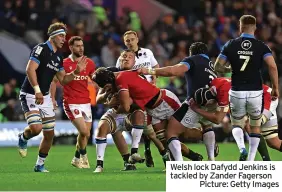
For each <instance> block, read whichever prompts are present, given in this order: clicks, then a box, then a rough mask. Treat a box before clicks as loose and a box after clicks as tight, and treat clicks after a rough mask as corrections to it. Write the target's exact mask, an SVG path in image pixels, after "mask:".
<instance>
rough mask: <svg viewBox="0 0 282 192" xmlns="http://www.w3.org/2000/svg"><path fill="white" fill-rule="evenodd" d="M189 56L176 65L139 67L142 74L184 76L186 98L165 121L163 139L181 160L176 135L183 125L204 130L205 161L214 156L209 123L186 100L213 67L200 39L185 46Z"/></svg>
mask: <svg viewBox="0 0 282 192" xmlns="http://www.w3.org/2000/svg"><path fill="white" fill-rule="evenodd" d="M189 52H190V53H189V54H190V57H186V58H185V59H183V60H182V61H181V62H180V63H179V64H177V65H174V66H169V67H163V68H158V69H145V68H142V69H140V70H139V72H140V73H142V74H151V75H157V76H166V77H170V76H182V75H185V78H186V81H187V99H186V100H185V101H184V102H183V103H182V105H181V107H180V108H179V109H178V110H177V111H176V112H175V113H174V115H173V117H172V118H171V119H170V120H169V123H168V126H167V130H166V139H167V144H168V147H169V149H170V151H171V152H172V154H173V157H174V159H175V160H176V161H182V160H183V158H182V154H181V143H180V141H179V139H178V137H179V136H180V135H181V134H183V133H184V132H185V128H196V129H197V128H200V127H201V125H202V127H203V129H204V132H203V141H204V143H205V145H206V149H207V153H208V158H209V160H214V156H215V145H216V144H215V135H214V132H213V129H212V123H211V122H210V121H207V120H205V119H203V118H201V116H200V115H198V114H197V113H196V112H194V111H193V110H191V109H190V108H189V105H188V100H189V99H190V98H192V95H193V94H194V92H195V91H196V90H197V89H199V88H201V87H208V85H209V82H210V81H211V80H213V79H214V78H215V77H216V74H215V72H214V70H213V63H212V61H211V60H210V59H209V57H208V56H207V52H208V48H207V46H206V45H205V44H204V43H202V42H195V43H193V44H192V45H191V46H190V48H189ZM209 110H212V109H209Z"/></svg>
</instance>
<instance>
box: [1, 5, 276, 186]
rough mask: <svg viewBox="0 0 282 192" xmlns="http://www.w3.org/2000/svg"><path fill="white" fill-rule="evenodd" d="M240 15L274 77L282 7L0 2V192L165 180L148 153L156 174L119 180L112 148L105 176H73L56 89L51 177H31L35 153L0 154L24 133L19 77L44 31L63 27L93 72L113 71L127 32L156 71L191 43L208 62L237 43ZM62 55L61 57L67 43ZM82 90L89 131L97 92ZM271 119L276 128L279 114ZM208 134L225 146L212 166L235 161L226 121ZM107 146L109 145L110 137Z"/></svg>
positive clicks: (176, 85)
mask: <svg viewBox="0 0 282 192" xmlns="http://www.w3.org/2000/svg"><path fill="white" fill-rule="evenodd" d="M242 14H252V15H255V16H256V17H257V27H258V30H257V33H256V36H257V37H258V38H259V39H261V40H262V41H264V42H266V43H267V45H268V46H269V47H271V49H272V50H273V54H274V56H275V59H276V63H277V66H278V70H279V74H281V70H282V66H281V60H282V28H281V27H282V25H281V23H282V22H281V21H282V20H281V14H282V1H281V0H238V1H232V0H225V1H216V0H214V1H206V0H197V1H195V0H193V1H192V0H173V1H172V0H1V1H0V152H1V156H2V157H7V158H8V160H7V158H1V159H0V164H1V167H0V172H1V175H3V179H1V180H0V190H23V189H24V190H42V185H44V190H93V189H95V190H147V191H148V190H164V189H165V176H164V174H163V173H162V172H161V170H162V169H163V164H162V162H161V158H160V157H158V156H157V154H158V152H157V151H156V149H155V147H152V148H153V155H154V159H155V165H156V167H155V169H148V168H146V167H145V166H138V171H137V172H136V173H128V174H127V173H126V174H120V171H119V170H120V169H121V168H122V160H121V158H117V157H119V154H118V152H117V150H116V149H115V147H114V146H109V148H108V149H107V152H106V156H105V159H106V161H105V167H106V172H105V174H103V175H99V176H98V177H95V178H94V176H93V175H92V176H91V175H90V172H87V171H86V170H85V171H77V170H75V169H73V168H72V167H71V166H70V163H69V162H70V160H71V158H72V155H73V152H74V143H75V139H76V133H77V131H76V130H75V128H74V127H73V126H72V125H71V123H70V121H69V120H67V118H66V116H65V115H64V112H63V110H62V87H61V86H60V85H59V84H58V89H57V95H56V98H57V102H58V104H59V109H58V110H57V111H56V120H57V122H56V128H55V134H56V138H55V140H54V142H55V143H54V144H55V147H53V148H52V149H51V152H50V153H51V155H50V156H49V157H48V160H47V166H49V168H50V171H51V172H54V173H53V175H52V177H46V176H42V175H41V176H37V175H33V174H32V173H30V172H31V171H32V166H33V163H34V158H35V156H36V154H37V148H36V147H32V148H29V156H28V157H27V158H26V159H23V160H22V159H20V158H19V157H18V156H17V155H18V154H17V153H16V152H15V148H14V147H12V148H9V147H3V146H16V145H17V139H18V137H17V134H18V133H19V132H20V131H22V130H23V129H24V127H25V126H26V122H25V121H24V117H23V114H22V110H21V107H20V104H19V101H18V92H19V88H20V86H21V83H22V82H23V79H24V76H25V67H26V64H27V61H28V58H29V53H30V50H31V48H32V47H33V46H34V45H36V44H38V43H41V42H44V41H46V40H47V35H46V31H47V27H48V26H49V25H50V24H51V23H53V22H56V21H63V22H65V23H66V24H67V25H68V35H67V39H69V38H70V37H71V36H72V35H79V36H81V37H83V39H84V45H85V54H86V55H87V56H88V57H90V58H91V59H93V60H94V62H95V63H96V66H97V67H99V66H114V65H115V62H116V60H117V58H118V56H119V53H120V51H121V50H122V49H124V48H125V47H124V45H123V41H122V34H123V33H124V32H125V31H127V30H129V29H132V30H135V31H137V32H138V36H139V40H140V41H139V45H140V46H141V47H147V48H149V49H151V50H152V51H153V53H154V55H155V57H156V59H157V61H158V63H159V64H160V65H161V66H169V65H174V64H176V63H178V62H179V61H181V60H182V59H183V58H184V57H185V56H187V55H188V52H187V50H188V49H187V48H188V47H189V46H190V44H191V43H192V42H195V41H203V42H205V43H207V44H208V47H209V56H210V57H211V58H212V59H213V60H214V59H215V58H216V56H217V55H218V54H219V51H220V49H221V47H222V46H223V45H224V44H225V42H226V41H227V40H228V39H230V38H234V37H236V36H238V18H239V17H240V16H241V15H242ZM62 51H63V53H64V56H66V57H67V56H68V54H69V50H68V45H67V43H66V44H65V46H64V48H63V50H62ZM223 75H224V76H230V74H223ZM263 77H264V81H265V83H268V82H269V77H268V73H267V71H266V70H265V69H264V70H263ZM157 84H158V86H159V87H161V88H166V89H169V90H172V91H173V92H174V93H176V94H177V95H178V96H179V98H180V99H181V100H182V101H183V99H184V98H185V93H186V84H185V82H184V79H183V78H162V77H160V78H158V82H157ZM281 85H282V82H281V77H280V86H281ZM89 89H90V90H91V94H92V96H91V97H92V109H93V117H94V119H95V121H94V123H93V128H94V130H95V128H96V127H97V126H96V125H97V121H98V120H99V118H100V117H101V115H102V114H103V113H104V111H105V110H106V109H105V108H104V107H103V106H102V105H96V103H95V93H96V90H95V88H94V85H93V84H92V83H91V82H89ZM280 90H282V89H280ZM278 114H279V120H280V119H281V117H282V108H281V107H280V106H279V108H278ZM280 122H281V121H280ZM279 124H281V123H279ZM280 127H281V126H280ZM215 131H216V136H217V138H216V139H217V141H219V142H223V143H224V144H220V149H221V153H220V155H219V157H218V158H217V160H237V158H238V153H236V151H237V147H236V146H235V145H234V143H230V144H226V142H232V141H233V139H232V136H231V134H230V131H231V127H230V125H229V123H228V119H226V123H223V124H221V125H218V126H216V127H215ZM125 136H126V140H127V142H128V143H130V136H129V135H128V134H126V133H125ZM40 139H41V136H38V137H36V138H33V139H31V141H29V145H38V144H39V142H40ZM89 143H92V140H90V141H89ZM108 143H112V140H111V137H110V136H109V137H108ZM60 144H67V145H66V146H63V145H60ZM151 145H153V144H151ZM1 147H2V148H1ZM189 147H191V148H192V149H193V150H195V151H198V152H201V153H202V154H203V155H205V148H204V145H198V144H193V145H192V144H190V145H189ZM141 148H142V150H143V147H142V146H141ZM88 154H90V163H91V166H92V167H93V165H94V163H95V147H88ZM221 154H222V155H221ZM270 155H271V157H272V158H273V160H281V159H282V157H281V154H280V153H278V152H276V151H273V150H270ZM119 159H120V160H119ZM258 159H260V158H258ZM108 160H109V161H108ZM107 170H108V171H107ZM91 172H92V171H91ZM140 173H146V174H140ZM14 178H21V179H17V183H16V184H15V182H14ZM134 178H138V179H137V180H134ZM31 181H32V182H33V184H31V183H30V182H31ZM78 181H79V182H78ZM46 183H47V185H46ZM105 183H107V185H105ZM108 183H109V185H108ZM110 183H112V185H110Z"/></svg>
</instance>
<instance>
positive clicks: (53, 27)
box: [47, 22, 67, 35]
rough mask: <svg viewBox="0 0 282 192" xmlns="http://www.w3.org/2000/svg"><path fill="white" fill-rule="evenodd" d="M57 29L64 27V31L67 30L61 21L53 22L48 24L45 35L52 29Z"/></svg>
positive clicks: (52, 30) (51, 31)
mask: <svg viewBox="0 0 282 192" xmlns="http://www.w3.org/2000/svg"><path fill="white" fill-rule="evenodd" d="M59 29H64V30H65V31H67V26H66V25H65V24H64V23H61V22H56V23H53V24H51V25H50V26H49V28H48V32H47V35H50V34H51V33H53V32H54V31H57V30H59Z"/></svg>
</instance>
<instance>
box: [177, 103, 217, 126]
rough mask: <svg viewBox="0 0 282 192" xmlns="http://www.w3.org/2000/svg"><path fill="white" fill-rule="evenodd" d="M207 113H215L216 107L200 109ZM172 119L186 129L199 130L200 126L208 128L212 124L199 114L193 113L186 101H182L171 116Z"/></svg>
mask: <svg viewBox="0 0 282 192" xmlns="http://www.w3.org/2000/svg"><path fill="white" fill-rule="evenodd" d="M201 108H203V109H205V110H206V111H209V112H214V111H216V108H217V106H216V105H214V106H211V107H209V108H206V107H201ZM173 117H174V118H175V119H176V120H177V121H178V122H180V123H181V124H182V125H183V126H184V127H186V128H201V126H202V125H204V126H209V125H212V122H210V121H208V120H207V119H205V118H204V117H202V116H201V115H200V114H198V113H196V112H195V111H193V110H192V109H191V108H190V107H189V104H188V101H184V102H183V103H182V105H181V107H180V108H179V109H178V110H177V111H176V112H175V113H174V114H173Z"/></svg>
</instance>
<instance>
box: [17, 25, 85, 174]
mask: <svg viewBox="0 0 282 192" xmlns="http://www.w3.org/2000/svg"><path fill="white" fill-rule="evenodd" d="M48 35H49V39H48V41H46V42H45V43H41V44H39V45H37V46H35V47H34V48H33V49H32V51H31V53H30V57H29V61H28V63H27V67H26V74H27V76H26V78H25V80H24V82H23V84H22V87H21V91H20V101H21V105H22V109H23V111H24V113H25V118H26V121H27V123H28V126H27V127H26V128H25V130H24V132H23V133H20V134H19V143H18V145H19V153H20V155H21V157H25V156H26V155H27V142H28V140H29V139H31V138H32V137H35V136H37V135H39V134H40V133H41V131H42V130H43V138H42V141H41V143H40V146H39V154H38V158H37V161H36V165H35V167H34V171H35V172H48V171H47V170H46V169H45V167H44V161H45V159H46V157H47V155H48V152H49V150H50V148H51V146H52V142H53V137H54V127H55V113H54V107H53V102H52V99H51V95H50V92H51V91H50V85H51V82H52V80H53V78H54V76H56V77H57V79H58V80H59V81H60V83H61V84H62V85H65V84H67V83H69V82H70V81H72V80H73V79H74V78H75V76H76V75H78V74H79V73H80V72H81V71H83V70H84V69H85V67H86V65H87V62H86V57H83V58H82V59H81V60H80V61H79V63H78V65H77V67H76V70H75V71H74V72H72V73H69V74H66V73H65V71H64V68H63V58H62V56H61V54H60V52H59V51H58V49H59V48H62V46H63V45H64V42H65V36H66V26H65V24H63V23H54V24H52V25H50V26H49V28H48Z"/></svg>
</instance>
